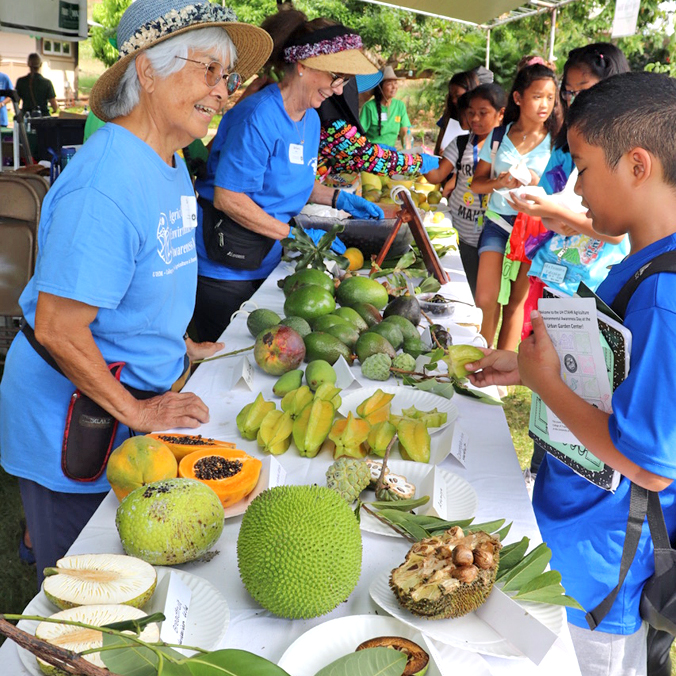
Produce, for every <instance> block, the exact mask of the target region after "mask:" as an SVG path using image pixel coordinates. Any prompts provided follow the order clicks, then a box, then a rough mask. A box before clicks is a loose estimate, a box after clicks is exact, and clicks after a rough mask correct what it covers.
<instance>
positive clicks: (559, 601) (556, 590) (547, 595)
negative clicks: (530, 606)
mask: <svg viewBox="0 0 676 676" xmlns="http://www.w3.org/2000/svg"><path fill="white" fill-rule="evenodd" d="M563 591H564V590H563V587H562V586H561V585H552V586H551V587H545V588H544V589H538V590H536V591H531V592H528V593H527V594H517V596H516V597H515V599H516V600H518V601H531V602H532V603H549V604H551V605H555V606H567V607H568V608H577V609H578V610H582V611H584V608H583V607H582V606H581V605H580V604H579V603H578V602H577V601H576V600H575V599H574V598H573V597H572V596H566V595H565V594H563V593H562V592H563Z"/></svg>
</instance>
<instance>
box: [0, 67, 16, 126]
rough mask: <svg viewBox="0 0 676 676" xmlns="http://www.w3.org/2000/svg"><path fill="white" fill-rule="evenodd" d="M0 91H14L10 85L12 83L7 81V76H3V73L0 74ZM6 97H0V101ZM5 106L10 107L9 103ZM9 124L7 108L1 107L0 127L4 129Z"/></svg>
mask: <svg viewBox="0 0 676 676" xmlns="http://www.w3.org/2000/svg"><path fill="white" fill-rule="evenodd" d="M0 89H14V86H13V85H12V81H11V80H10V79H9V76H8V75H5V74H4V73H0ZM4 98H6V97H4V96H3V97H0V100H1V99H4ZM7 105H10V106H11V105H12V104H11V103H8V104H7ZM8 124H9V116H8V115H7V106H2V107H1V108H0V127H6V126H7V125H8Z"/></svg>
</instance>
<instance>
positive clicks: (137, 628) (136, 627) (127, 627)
mask: <svg viewBox="0 0 676 676" xmlns="http://www.w3.org/2000/svg"><path fill="white" fill-rule="evenodd" d="M166 619H167V618H166V617H165V616H164V615H163V614H162V613H153V614H152V615H146V616H145V617H141V618H139V619H137V620H123V621H122V622H111V623H110V624H104V625H103V626H104V627H105V628H106V629H115V630H116V631H132V632H134V633H135V634H136V635H137V636H138V635H139V634H140V633H141V632H142V631H143V630H144V629H145V627H147V626H148V625H149V624H152V623H153V622H164V620H166Z"/></svg>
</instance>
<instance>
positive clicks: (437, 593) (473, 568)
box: [390, 526, 501, 620]
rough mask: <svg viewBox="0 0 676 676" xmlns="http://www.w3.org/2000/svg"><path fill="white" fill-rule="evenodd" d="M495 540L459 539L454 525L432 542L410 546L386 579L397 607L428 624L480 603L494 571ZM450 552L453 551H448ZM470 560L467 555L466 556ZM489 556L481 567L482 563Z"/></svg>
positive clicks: (486, 537)
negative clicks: (486, 564)
mask: <svg viewBox="0 0 676 676" xmlns="http://www.w3.org/2000/svg"><path fill="white" fill-rule="evenodd" d="M500 547H501V545H500V541H499V540H498V539H496V538H494V537H493V536H491V535H489V534H488V533H484V532H482V531H477V532H474V533H468V534H467V535H465V534H464V533H463V531H462V529H461V528H459V527H457V526H455V527H453V528H451V529H449V530H447V531H446V532H445V533H444V534H443V535H441V536H438V537H431V538H424V539H422V540H420V541H419V542H416V543H415V544H414V545H413V546H412V547H411V549H410V550H409V552H408V554H406V559H405V561H404V563H402V564H401V565H400V566H399V567H398V568H395V569H394V570H393V571H392V573H391V575H390V587H391V589H392V591H393V592H394V594H395V596H396V597H397V600H398V601H399V603H400V605H401V606H403V607H404V608H406V609H407V610H409V611H410V612H411V613H413V614H414V615H420V616H422V617H426V618H428V619H432V620H438V619H446V618H452V617H461V616H462V615H466V614H467V613H471V612H472V611H474V610H476V609H477V608H478V607H479V606H480V605H481V604H483V603H484V602H485V601H486V599H487V598H488V595H489V594H490V592H491V589H492V588H493V583H494V582H495V576H496V574H497V570H498V563H499V558H500V557H499V552H500ZM454 550H455V551H454ZM468 552H469V553H470V554H471V556H467V553H468ZM485 553H488V554H491V557H490V564H489V565H488V566H487V567H485V568H484V567H479V566H478V565H476V563H477V560H480V561H481V562H482V563H484V560H485V559H487V558H489V557H486V556H484V554H485Z"/></svg>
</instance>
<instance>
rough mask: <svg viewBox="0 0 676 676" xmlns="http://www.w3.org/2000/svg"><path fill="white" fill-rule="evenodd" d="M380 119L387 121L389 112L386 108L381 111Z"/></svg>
mask: <svg viewBox="0 0 676 676" xmlns="http://www.w3.org/2000/svg"><path fill="white" fill-rule="evenodd" d="M380 121H381V122H387V113H386V112H385V111H384V110H383V111H382V112H381V113H380Z"/></svg>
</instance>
